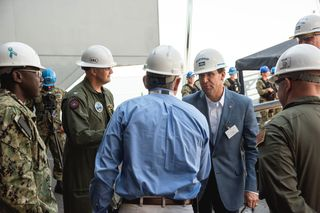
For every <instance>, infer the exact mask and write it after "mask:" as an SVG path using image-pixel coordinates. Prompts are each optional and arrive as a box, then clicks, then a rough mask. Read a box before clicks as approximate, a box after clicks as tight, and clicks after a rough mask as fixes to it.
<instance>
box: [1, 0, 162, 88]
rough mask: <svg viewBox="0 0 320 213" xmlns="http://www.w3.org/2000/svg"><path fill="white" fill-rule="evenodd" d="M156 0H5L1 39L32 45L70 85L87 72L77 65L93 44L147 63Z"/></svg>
mask: <svg viewBox="0 0 320 213" xmlns="http://www.w3.org/2000/svg"><path fill="white" fill-rule="evenodd" d="M158 19H159V12H158V1H157V0H134V1H132V0H121V1H119V0H95V1H87V0H78V1H65V0H55V1H49V0H28V1H20V0H1V1H0V29H1V34H0V43H5V42H8V41H20V42H24V43H26V44H28V45H30V46H31V47H33V48H34V49H35V50H36V51H37V53H38V54H39V56H40V59H41V63H42V64H43V65H44V66H45V67H50V68H52V69H53V70H54V71H55V72H56V74H57V84H56V85H57V86H59V87H61V88H63V89H66V88H68V87H69V86H70V85H71V84H72V83H74V81H76V80H77V79H78V78H79V77H80V76H81V75H82V74H83V71H82V70H81V69H80V68H79V67H78V66H77V65H76V61H78V60H80V57H81V54H82V52H83V51H84V50H85V49H86V48H87V47H89V46H90V45H94V44H100V45H103V46H106V47H108V48H109V49H110V50H111V52H112V54H113V56H114V60H115V61H116V62H117V64H118V65H120V66H122V65H136V64H143V63H145V60H146V58H147V56H148V54H149V53H150V51H151V50H152V49H153V48H154V47H155V46H158V45H159V21H158Z"/></svg>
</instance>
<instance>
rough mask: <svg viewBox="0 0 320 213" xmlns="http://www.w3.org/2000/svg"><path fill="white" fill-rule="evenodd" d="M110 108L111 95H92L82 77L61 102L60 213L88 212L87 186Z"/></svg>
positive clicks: (89, 205) (111, 111)
mask: <svg viewBox="0 0 320 213" xmlns="http://www.w3.org/2000/svg"><path fill="white" fill-rule="evenodd" d="M113 108H114V103H113V96H112V94H111V92H110V91H109V90H108V89H106V88H103V92H102V93H98V92H96V91H95V90H94V89H93V88H92V87H91V85H90V82H89V81H88V79H87V78H85V79H84V80H83V81H82V82H81V83H79V84H78V85H77V86H75V87H74V88H73V89H72V90H71V91H69V92H68V93H67V94H66V96H65V98H64V99H63V101H62V124H63V128H64V130H65V133H66V135H67V140H66V144H65V150H64V157H65V159H64V168H63V200H64V212H65V213H75V212H79V213H80V212H81V213H86V212H88V213H89V212H92V209H91V204H90V199H89V184H90V180H91V179H92V177H93V172H94V168H95V157H96V152H97V149H98V147H99V145H100V142H101V140H102V137H103V133H104V130H105V128H106V126H107V124H108V122H109V120H110V118H111V116H112V113H113Z"/></svg>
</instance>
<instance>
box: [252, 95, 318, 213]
mask: <svg viewBox="0 0 320 213" xmlns="http://www.w3.org/2000/svg"><path fill="white" fill-rule="evenodd" d="M319 123H320V98H319V97H305V98H301V99H298V100H296V101H295V102H293V103H290V104H288V105H287V106H285V107H284V109H283V111H282V112H279V113H278V114H277V115H276V116H275V117H274V118H273V119H272V120H271V121H270V123H269V124H268V125H266V130H265V131H266V132H265V135H264V137H261V140H260V141H258V142H261V143H260V144H258V148H259V151H260V156H259V174H260V183H261V188H260V192H261V193H262V194H263V195H264V196H265V198H266V200H267V203H268V205H269V208H270V210H271V212H304V213H306V212H320V157H319V154H320V130H319Z"/></svg>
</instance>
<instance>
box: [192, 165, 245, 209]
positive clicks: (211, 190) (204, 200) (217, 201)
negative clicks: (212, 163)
mask: <svg viewBox="0 0 320 213" xmlns="http://www.w3.org/2000/svg"><path fill="white" fill-rule="evenodd" d="M197 208H198V211H197V210H196V209H197ZM193 209H194V212H195V213H212V209H213V210H214V211H215V213H237V212H239V211H238V210H237V211H229V210H227V209H226V208H225V207H224V205H223V203H222V201H221V198H220V195H219V192H218V187H217V181H216V177H215V174H214V172H213V170H211V172H210V176H209V179H208V182H207V185H206V187H205V191H204V193H203V195H202V197H201V198H200V200H198V205H197V204H196V203H195V204H194V205H193Z"/></svg>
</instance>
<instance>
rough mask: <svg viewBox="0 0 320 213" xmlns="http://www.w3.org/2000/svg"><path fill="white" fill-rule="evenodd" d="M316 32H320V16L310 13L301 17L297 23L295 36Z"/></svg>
mask: <svg viewBox="0 0 320 213" xmlns="http://www.w3.org/2000/svg"><path fill="white" fill-rule="evenodd" d="M314 32H320V16H318V15H308V16H305V17H303V18H301V19H300V20H299V21H298V23H297V24H296V28H295V30H294V37H297V36H300V35H304V34H309V33H314Z"/></svg>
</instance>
